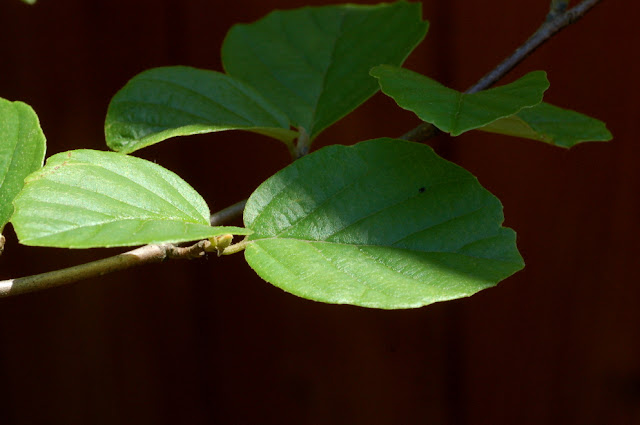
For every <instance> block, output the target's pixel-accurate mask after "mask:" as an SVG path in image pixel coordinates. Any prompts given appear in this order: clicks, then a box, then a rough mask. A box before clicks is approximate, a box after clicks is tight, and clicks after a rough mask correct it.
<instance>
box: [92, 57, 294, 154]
mask: <svg viewBox="0 0 640 425" xmlns="http://www.w3.org/2000/svg"><path fill="white" fill-rule="evenodd" d="M236 129H242V130H249V131H253V132H256V133H261V134H265V135H268V136H271V137H274V138H276V139H279V140H282V141H284V142H285V143H291V141H292V140H293V139H294V138H295V137H296V134H297V133H296V132H294V131H292V130H290V126H289V120H288V118H287V117H286V115H284V113H282V112H281V111H280V110H279V109H278V108H277V107H276V106H274V105H273V104H271V103H269V102H268V101H266V100H265V99H264V98H263V97H262V96H261V95H260V94H258V93H257V92H256V91H255V90H253V89H252V88H250V87H249V86H247V85H246V84H244V83H242V82H240V81H238V80H236V79H234V78H232V77H229V76H228V75H225V74H221V73H219V72H214V71H205V70H202V69H196V68H190V67H186V66H172V67H164V68H154V69H150V70H148V71H144V72H142V73H140V74H138V75H136V76H135V77H133V78H132V79H131V80H130V81H129V82H128V83H127V84H126V85H125V86H124V87H123V88H122V89H121V90H120V91H119V92H118V93H116V95H115V96H114V97H113V99H112V100H111V103H110V104H109V109H108V111H107V118H106V122H105V136H106V139H107V145H109V147H110V148H112V149H114V150H117V151H120V152H124V153H129V152H133V151H135V150H138V149H141V148H143V147H145V146H149V145H152V144H154V143H158V142H160V141H162V140H165V139H168V138H170V137H175V136H186V135H189V134H197V133H209V132H214V131H222V130H236Z"/></svg>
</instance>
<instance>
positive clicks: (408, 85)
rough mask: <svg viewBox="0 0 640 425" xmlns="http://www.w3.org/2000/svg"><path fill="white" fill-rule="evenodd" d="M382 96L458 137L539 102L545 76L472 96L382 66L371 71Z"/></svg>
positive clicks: (537, 74)
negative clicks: (391, 99)
mask: <svg viewBox="0 0 640 425" xmlns="http://www.w3.org/2000/svg"><path fill="white" fill-rule="evenodd" d="M371 75H373V76H374V77H376V78H378V80H379V82H380V87H381V88H382V92H383V93H384V94H386V95H388V96H390V97H392V98H393V99H394V100H395V101H396V103H397V104H398V106H400V107H401V108H404V109H407V110H409V111H412V112H414V113H415V114H416V115H417V116H418V117H420V119H421V120H423V121H426V122H429V123H431V124H433V125H435V126H436V127H438V128H439V129H440V130H442V131H446V132H447V133H451V135H453V136H458V135H460V134H462V133H464V132H465V131H469V130H473V129H475V128H478V127H483V126H486V125H487V124H489V123H491V122H493V121H495V120H498V119H500V118H503V117H508V116H510V115H513V114H515V113H516V112H518V111H520V110H521V109H523V108H527V107H531V106H533V105H537V104H539V103H540V102H541V101H542V96H543V94H544V92H545V90H546V89H547V88H548V87H549V81H547V77H546V73H545V72H543V71H534V72H530V73H529V74H527V75H525V76H524V77H522V78H520V79H519V80H517V81H514V82H513V83H511V84H507V85H504V86H500V87H496V88H493V89H489V90H485V91H481V92H478V93H473V94H466V93H461V92H459V91H456V90H453V89H450V88H448V87H445V86H443V85H442V84H440V83H438V82H437V81H435V80H432V79H431V78H428V77H425V76H424V75H420V74H418V73H416V72H413V71H409V70H408V69H404V68H398V67H395V66H388V65H382V66H377V67H375V68H373V69H372V70H371Z"/></svg>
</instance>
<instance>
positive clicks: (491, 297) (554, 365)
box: [0, 0, 640, 425]
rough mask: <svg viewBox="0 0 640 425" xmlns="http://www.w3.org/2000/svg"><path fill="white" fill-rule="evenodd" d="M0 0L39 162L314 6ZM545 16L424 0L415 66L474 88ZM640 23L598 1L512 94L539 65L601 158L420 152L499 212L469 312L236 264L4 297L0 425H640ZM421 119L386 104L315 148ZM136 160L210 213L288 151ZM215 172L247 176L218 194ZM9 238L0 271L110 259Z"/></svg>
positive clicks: (587, 147)
mask: <svg viewBox="0 0 640 425" xmlns="http://www.w3.org/2000/svg"><path fill="white" fill-rule="evenodd" d="M0 1H1V3H0V96H2V97H4V98H7V99H10V100H22V101H25V102H27V103H29V104H31V105H32V106H33V108H34V109H35V110H36V111H37V113H38V114H39V116H40V120H41V123H42V127H43V129H44V131H45V134H46V135H47V138H48V152H47V153H48V155H52V154H54V153H58V152H61V151H65V150H68V149H76V148H93V149H106V146H105V145H104V137H103V129H102V126H103V120H104V115H105V112H106V108H107V105H108V102H109V100H110V98H111V96H112V95H113V94H114V93H115V92H116V91H117V90H118V89H119V88H120V87H121V86H122V85H124V83H125V82H126V81H127V80H128V79H129V78H131V77H133V76H134V75H135V74H136V73H138V72H140V71H142V70H144V69H147V68H150V67H155V66H162V65H172V64H185V65H192V66H196V67H201V68H208V69H215V70H221V65H220V58H219V48H220V46H221V43H222V39H223V37H224V35H225V33H226V31H227V30H228V29H229V27H230V26H231V25H232V24H233V23H236V22H250V21H254V20H256V19H258V18H260V17H261V16H263V15H264V14H266V13H267V12H269V11H270V10H272V9H274V8H281V9H286V8H293V7H298V6H302V5H303V4H304V3H303V2H300V1H295V0H278V1H271V0H269V1H265V0H261V1H258V0H236V1H234V2H218V1H204V0H192V1H191V0H190V1H186V0H185V1H179V0H153V1H152V0H139V1H130V0H102V1H99V0H98V1H87V0H68V1H67V0H57V1H47V0H40V1H39V2H38V4H36V5H35V6H33V7H30V6H27V5H25V4H22V3H20V2H19V1H18V0H0ZM309 3H313V4H323V3H322V2H319V1H310V2H309ZM547 3H548V2H546V1H539V0H526V1H524V0H520V1H513V0H493V1H486V0H464V1H463V0H455V1H454V0H438V1H436V0H432V1H429V0H424V1H423V4H424V16H425V18H426V19H428V20H429V21H430V22H431V28H430V31H429V34H428V35H427V38H426V41H425V42H424V43H423V44H422V45H421V46H420V47H419V48H418V49H417V50H416V51H415V52H414V53H413V54H412V56H411V57H410V59H409V60H408V61H407V64H406V66H407V67H409V68H411V69H414V70H417V71H420V72H422V73H425V74H427V75H430V76H432V77H434V78H437V79H439V80H440V81H441V82H443V83H444V84H447V85H449V86H451V87H454V88H457V89H460V90H464V89H466V88H467V87H469V86H470V85H471V84H472V83H474V82H475V81H476V80H477V79H478V78H480V77H481V76H482V75H483V74H484V73H485V72H487V71H489V70H490V69H491V68H493V66H494V65H495V64H497V63H498V62H499V61H500V60H501V59H502V58H503V57H505V56H506V55H507V54H509V53H511V51H512V50H513V49H514V48H515V47H516V46H517V45H519V44H520V43H521V42H522V41H524V39H526V38H527V37H528V36H529V34H530V33H531V32H533V30H534V29H535V28H536V27H537V26H538V24H539V23H540V22H541V21H542V19H543V18H544V16H545V14H546V12H547ZM574 3H575V2H574ZM639 9H640V6H639V3H638V2H633V1H615V0H605V1H604V2H602V4H601V5H599V6H597V7H596V8H595V9H594V10H593V11H592V12H590V14H589V15H588V16H586V17H585V18H584V19H583V20H582V21H580V22H579V23H577V24H576V25H574V26H572V27H570V28H568V29H566V30H565V31H564V32H562V33H561V34H559V35H558V36H557V37H556V38H555V39H554V40H552V41H551V42H550V43H549V44H548V45H545V46H544V47H543V48H541V49H540V50H539V51H538V52H536V53H535V54H534V55H533V56H532V57H530V58H529V59H527V60H526V61H525V62H524V63H523V64H522V65H521V66H520V67H519V68H518V69H517V70H516V71H514V72H513V73H512V74H510V75H509V77H508V78H507V79H506V81H510V80H512V79H515V78H516V77H519V76H521V75H523V74H524V73H525V72H528V71H530V70H535V69H544V70H546V71H547V72H548V74H549V79H550V81H551V88H550V89H549V91H548V92H547V95H546V99H547V100H549V101H550V102H553V103H556V104H558V105H560V106H565V107H569V108H573V109H577V110H579V111H582V112H584V113H587V114H590V115H592V116H595V117H598V118H600V119H602V120H604V121H605V122H607V123H608V126H609V129H610V130H611V131H612V132H613V134H614V136H615V139H614V141H612V142H609V143H593V144H584V145H580V146H578V147H576V148H574V149H572V150H570V151H566V150H562V149H559V148H554V147H552V146H548V145H545V144H542V143H538V142H533V141H527V140H520V139H513V138H508V137H503V136H498V135H487V134H476V133H473V132H472V133H471V134H467V135H464V136H462V137H459V138H456V139H455V140H449V139H446V138H444V137H441V138H440V139H438V140H435V141H433V145H435V146H436V148H437V149H438V151H439V152H440V153H441V154H442V155H444V156H445V157H447V158H449V159H451V160H453V161H455V162H456V163H458V164H461V165H463V166H464V167H466V168H468V169H469V170H470V171H472V172H473V173H474V174H475V175H477V176H478V178H479V179H480V182H481V183H482V184H483V185H484V186H485V187H487V188H488V189H489V190H491V191H492V192H493V193H494V194H496V195H497V196H498V197H499V198H500V199H501V200H502V202H503V204H504V208H505V214H506V217H507V219H506V225H508V226H510V227H512V228H514V229H515V230H516V231H517V232H518V245H519V248H520V250H521V252H522V255H523V256H524V258H525V260H526V263H527V267H526V269H525V270H524V271H522V272H520V273H518V274H517V275H515V276H513V277H511V278H509V279H508V280H506V281H504V282H503V283H501V284H500V285H498V287H496V288H493V289H490V290H487V291H484V292H481V293H479V294H477V295H475V296H473V297H471V298H467V299H462V300H457V301H452V302H447V303H440V304H436V305H432V306H429V307H426V308H421V309H416V310H401V311H375V310H368V309H364V308H357V307H350V306H335V305H325V304H319V303H315V302H312V301H307V300H303V299H299V298H296V297H294V296H292V295H289V294H286V293H284V292H282V291H280V290H279V289H276V288H274V287H272V286H270V285H269V284H267V283H265V282H263V281H262V280H261V279H260V278H258V277H257V276H255V275H254V274H253V272H252V271H251V270H250V269H249V267H248V266H247V265H246V264H245V263H244V259H243V257H242V255H236V256H231V257H224V258H222V259H218V258H215V257H210V258H209V259H208V260H203V261H190V262H189V261H184V262H169V263H166V264H162V265H151V266H146V267H141V268H138V269H133V270H130V271H126V272H121V273H118V274H112V275H108V276H105V277H101V278H96V279H92V280H90V281H85V282H81V283H78V284H76V285H71V286H68V287H62V288H59V289H53V290H48V291H43V292H40V293H35V294H30V295H25V296H19V297H15V298H9V299H2V300H0V423H2V424H119V423H136V424H205V423H207V424H211V423H220V424H385V425H386V424H492V425H495V424H532V425H533V424H536V425H538V424H640V309H639V308H638V305H639V301H640V279H639V278H638V270H639V267H638V264H639V261H638V256H639V254H640V247H639V245H638V236H639V235H640V224H639V221H640V220H639V218H640V215H639V209H640V192H639V189H640V172H639V170H638V167H637V160H638V153H639V147H638V146H639V144H638V142H637V140H636V139H637V135H636V133H635V132H634V128H635V126H637V125H638V112H637V106H636V103H637V101H638V98H639V95H640V93H639V92H638V87H639V86H640V85H639V83H638V75H640V73H639V71H640V70H639V69H638V53H637V51H638V48H637V46H638V44H639V42H640V33H639V32H638V30H637V27H638V24H637V17H638V16H640V13H639V12H640V10H639ZM416 124H417V121H416V119H415V117H414V116H413V115H412V114H410V113H408V112H405V111H402V110H400V109H399V108H397V107H396V106H395V105H394V103H393V102H392V101H390V100H389V99H387V98H385V97H384V96H381V95H377V96H376V97H374V98H373V99H372V100H370V101H369V102H367V103H366V104H365V105H364V106H363V107H361V108H360V109H359V110H358V111H356V112H355V113H353V114H352V115H350V116H348V117H347V118H345V119H343V120H342V121H340V122H339V123H337V124H336V125H334V126H333V127H332V128H330V129H328V130H327V131H325V132H324V133H323V134H322V135H321V136H320V138H319V139H318V142H317V146H316V147H318V146H322V145H324V144H330V143H341V144H351V143H355V142H357V141H360V140H366V139H369V138H375V137H379V136H397V135H399V134H402V133H403V132H405V131H406V130H408V129H410V128H412V127H413V126H414V125H416ZM139 154H140V156H142V157H144V158H147V159H151V160H154V161H157V162H158V163H159V164H161V165H163V166H165V167H167V168H169V169H171V170H173V171H175V172H177V173H178V174H179V175H181V176H182V177H183V178H184V179H185V180H187V181H188V182H190V183H191V184H192V185H193V186H194V187H195V188H196V189H197V190H198V191H199V192H200V193H201V194H202V195H203V196H204V197H205V199H207V201H208V202H209V205H210V206H211V209H212V211H216V210H218V209H221V208H223V207H225V206H227V205H230V204H233V203H235V202H237V201H239V200H240V199H243V198H246V197H247V196H248V195H249V194H250V193H251V192H252V190H253V189H255V187H256V186H257V185H258V184H259V183H260V182H262V181H263V180H264V179H266V178H267V177H268V176H270V175H271V174H273V173H274V172H275V171H277V170H278V169H280V168H281V167H283V166H285V165H286V164H287V162H288V153H287V151H286V149H284V148H283V146H281V144H279V142H276V141H272V140H270V139H267V138H265V137H261V136H258V135H254V134H250V133H242V132H227V133H217V134H209V135H201V136H193V137H189V138H182V139H179V140H173V141H167V142H164V143H161V144H159V145H156V146H153V147H150V148H147V149H144V150H142V151H140V152H139ZM214 163H215V164H216V167H217V166H218V164H220V163H225V164H227V167H228V170H229V173H230V174H233V175H234V176H238V175H239V174H241V175H242V177H240V178H237V177H234V178H233V179H232V180H231V179H229V180H227V179H225V178H224V177H220V176H219V175H218V174H217V173H213V172H212V164H214ZM240 171H241V172H240ZM7 237H8V242H7V246H6V250H5V253H4V255H3V256H2V257H0V278H10V277H18V276H22V275H27V274H33V273H37V272H44V271H49V270H53V269H56V268H59V267H61V266H69V265H74V264H78V263H82V262H85V261H89V260H91V259H97V258H101V257H104V256H106V255H112V254H114V253H116V252H119V251H117V250H89V251H69V250H59V249H44V248H24V247H20V246H19V245H18V244H17V243H16V241H15V236H14V235H13V234H12V233H11V230H10V227H8V228H7Z"/></svg>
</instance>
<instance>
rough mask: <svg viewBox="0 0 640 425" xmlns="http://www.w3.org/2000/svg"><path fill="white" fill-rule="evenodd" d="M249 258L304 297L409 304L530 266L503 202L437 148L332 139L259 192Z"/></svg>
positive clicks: (251, 207) (465, 291)
mask: <svg viewBox="0 0 640 425" xmlns="http://www.w3.org/2000/svg"><path fill="white" fill-rule="evenodd" d="M244 221H245V225H246V226H247V227H249V228H251V229H252V230H254V232H255V233H254V234H252V235H251V236H250V242H249V244H248V246H247V248H246V251H245V256H246V259H247V261H248V263H249V264H250V265H251V267H253V268H254V270H256V272H257V273H258V274H259V275H260V276H261V277H262V278H263V279H265V280H267V281H268V282H271V283H272V284H274V285H275V286H278V287H280V288H282V289H284V290H285V291H288V292H291V293H293V294H296V295H299V296H301V297H304V298H308V299H312V300H317V301H322V302H329V303H339V304H355V305H360V306H365V307H376V308H386V309H392V308H410V307H419V306H423V305H427V304H430V303H433V302H436V301H443V300H449V299H453V298H459V297H465V296H468V295H471V294H473V293H475V292H477V291H479V290H481V289H484V288H488V287H490V286H494V285H495V284H496V283H497V282H499V281H500V280H502V279H504V278H506V277H508V276H510V275H511V274H513V273H515V272H516V271H518V270H520V269H521V268H522V267H523V262H522V258H521V257H520V255H519V253H518V250H517V248H516V244H515V233H514V232H513V231H512V230H511V229H508V228H504V227H501V223H502V221H503V215H502V206H501V204H500V201H499V200H498V199H497V198H495V197H494V196H493V195H491V193H489V192H488V191H487V190H486V189H484V188H483V187H482V186H480V184H479V183H478V181H477V179H476V178H475V177H474V176H472V175H471V174H470V173H469V172H467V171H466V170H464V169H462V168H460V167H458V166H457V165H455V164H452V163H450V162H448V161H445V160H444V159H442V158H440V157H438V156H437V155H436V154H435V153H434V152H433V150H432V149H431V148H429V147H428V146H426V145H422V144H417V143H411V142H404V141H399V140H392V139H378V140H372V141H368V142H362V143H359V144H357V145H355V146H353V147H344V146H335V145H334V146H330V147H326V148H323V149H320V150H319V151H317V152H314V153H312V154H310V155H308V156H307V157H304V158H302V159H300V160H298V161H296V162H295V163H293V164H291V165H289V166H288V167H287V168H285V169H283V170H281V171H280V172H278V173H276V174H275V175H274V176H273V177H271V178H269V179H268V180H267V181H266V182H264V183H263V184H262V185H261V186H260V187H259V188H258V189H257V190H256V191H255V192H254V193H253V194H252V195H251V197H250V198H249V200H248V202H247V205H246V208H245V213H244Z"/></svg>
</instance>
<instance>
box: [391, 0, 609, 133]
mask: <svg viewBox="0 0 640 425" xmlns="http://www.w3.org/2000/svg"><path fill="white" fill-rule="evenodd" d="M600 1H602V0H584V1H582V2H581V3H579V4H577V5H576V6H574V7H572V8H571V9H567V10H565V11H564V12H562V11H561V9H562V4H563V2H560V1H557V0H552V2H551V7H550V10H549V14H548V15H547V18H546V19H545V21H544V23H543V24H542V25H541V26H540V28H538V29H537V30H536V32H534V33H533V35H532V36H531V37H529V39H528V40H527V41H525V42H524V43H523V44H522V45H521V46H520V47H518V48H517V49H516V50H515V52H513V54H511V56H509V57H508V58H506V59H505V60H503V61H502V62H501V63H500V64H498V66H496V67H495V68H494V69H493V70H491V71H490V72H489V73H488V74H486V75H485V76H484V77H482V78H481V79H480V80H478V82H477V83H475V84H474V85H473V86H472V87H470V88H469V89H468V90H467V91H466V92H465V93H476V92H479V91H481V90H485V89H487V88H489V87H491V86H492V85H494V84H495V83H497V82H498V81H499V80H500V79H502V78H503V77H504V76H505V75H507V74H508V73H509V71H511V70H512V69H513V68H515V67H516V66H517V65H518V64H519V63H520V62H522V61H523V60H524V59H525V58H526V57H528V56H529V55H530V54H531V53H533V52H534V51H535V50H536V49H537V48H538V47H540V46H541V45H542V44H544V43H545V42H546V41H548V40H549V39H551V37H553V36H554V35H555V34H556V33H558V31H560V30H562V29H563V28H565V27H566V26H568V25H569V24H572V23H574V22H576V21H577V20H579V19H580V18H581V17H583V16H584V15H585V14H586V13H587V12H588V11H589V10H590V9H591V8H592V7H593V6H595V5H596V4H598V3H600ZM565 7H566V3H565ZM439 132H440V131H439V130H438V129H437V128H435V126H434V125H433V124H430V123H426V122H425V123H422V124H420V125H419V126H417V127H416V128H414V129H412V130H410V131H408V132H407V133H405V134H404V135H402V136H401V138H402V139H405V140H411V141H414V142H424V141H426V140H428V139H430V138H432V137H433V136H435V135H436V134H438V133H439Z"/></svg>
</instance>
